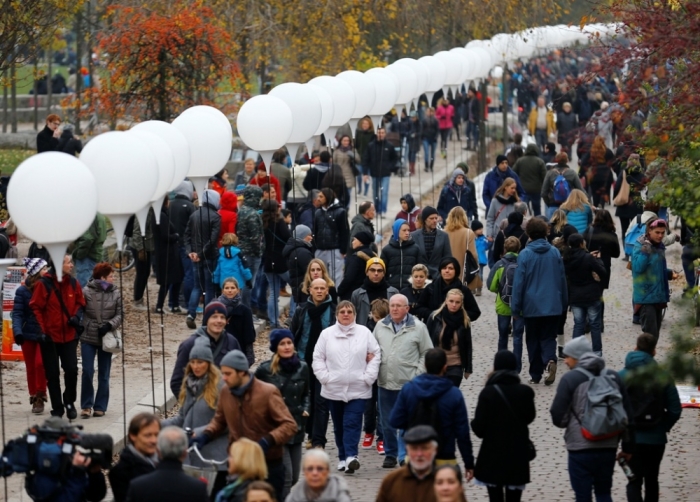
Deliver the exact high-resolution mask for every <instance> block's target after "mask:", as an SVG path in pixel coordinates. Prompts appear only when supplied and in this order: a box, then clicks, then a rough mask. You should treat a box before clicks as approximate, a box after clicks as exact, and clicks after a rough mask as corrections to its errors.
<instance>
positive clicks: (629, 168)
mask: <svg viewBox="0 0 700 502" xmlns="http://www.w3.org/2000/svg"><path fill="white" fill-rule="evenodd" d="M644 173H645V171H644V168H643V167H642V164H641V159H640V157H639V154H638V153H632V154H630V156H629V157H628V158H627V161H626V162H620V173H619V174H618V176H617V181H616V182H615V188H614V190H613V197H617V194H618V193H620V189H621V188H622V181H623V179H624V180H625V181H627V183H628V184H629V186H630V194H629V199H628V201H627V204H623V205H621V206H617V209H615V216H617V217H618V218H620V229H621V231H622V232H621V237H622V240H623V241H624V239H625V235H626V234H627V229H628V228H629V226H630V222H631V221H632V220H633V219H634V218H636V216H637V215H638V214H642V213H643V212H644V200H643V199H642V191H643V190H644V187H645V186H646V179H645V176H644Z"/></svg>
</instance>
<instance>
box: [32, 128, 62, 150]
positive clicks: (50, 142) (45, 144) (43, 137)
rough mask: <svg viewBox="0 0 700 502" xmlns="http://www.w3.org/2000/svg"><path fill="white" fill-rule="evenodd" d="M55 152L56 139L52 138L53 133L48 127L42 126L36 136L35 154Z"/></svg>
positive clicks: (56, 147) (56, 146)
mask: <svg viewBox="0 0 700 502" xmlns="http://www.w3.org/2000/svg"><path fill="white" fill-rule="evenodd" d="M57 150H58V138H54V137H53V131H52V130H51V129H49V126H44V128H43V129H42V130H41V131H39V134H37V135H36V151H37V153H42V152H55V151H57Z"/></svg>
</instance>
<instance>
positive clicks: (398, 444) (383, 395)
mask: <svg viewBox="0 0 700 502" xmlns="http://www.w3.org/2000/svg"><path fill="white" fill-rule="evenodd" d="M398 397H399V391H398V390H388V389H382V388H381V387H379V414H380V415H381V420H382V432H383V433H384V452H385V453H386V456H387V457H393V458H396V459H398V460H399V461H401V460H404V459H405V458H406V444H405V443H404V442H403V431H400V430H398V429H394V428H393V427H392V426H391V425H389V417H390V416H391V410H393V409H394V405H395V404H396V400H397V399H398Z"/></svg>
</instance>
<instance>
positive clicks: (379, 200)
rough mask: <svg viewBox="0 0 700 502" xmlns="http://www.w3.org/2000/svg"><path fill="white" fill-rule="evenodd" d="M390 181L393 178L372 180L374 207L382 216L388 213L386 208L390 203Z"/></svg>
mask: <svg viewBox="0 0 700 502" xmlns="http://www.w3.org/2000/svg"><path fill="white" fill-rule="evenodd" d="M389 180H391V176H382V177H381V178H372V198H373V199H374V207H375V208H376V209H377V211H378V212H380V213H382V214H384V213H386V206H387V204H388V202H389Z"/></svg>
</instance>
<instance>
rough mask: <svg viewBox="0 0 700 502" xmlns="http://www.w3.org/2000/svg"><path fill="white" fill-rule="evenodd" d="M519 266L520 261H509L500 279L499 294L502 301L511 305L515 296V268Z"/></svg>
mask: <svg viewBox="0 0 700 502" xmlns="http://www.w3.org/2000/svg"><path fill="white" fill-rule="evenodd" d="M516 268H518V262H517V261H515V262H508V263H507V264H506V265H505V266H504V267H503V272H502V273H501V279H500V280H499V281H498V296H500V297H501V301H502V302H503V303H505V304H506V305H508V306H509V307H510V300H511V298H512V296H513V278H514V277H515V269H516Z"/></svg>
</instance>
